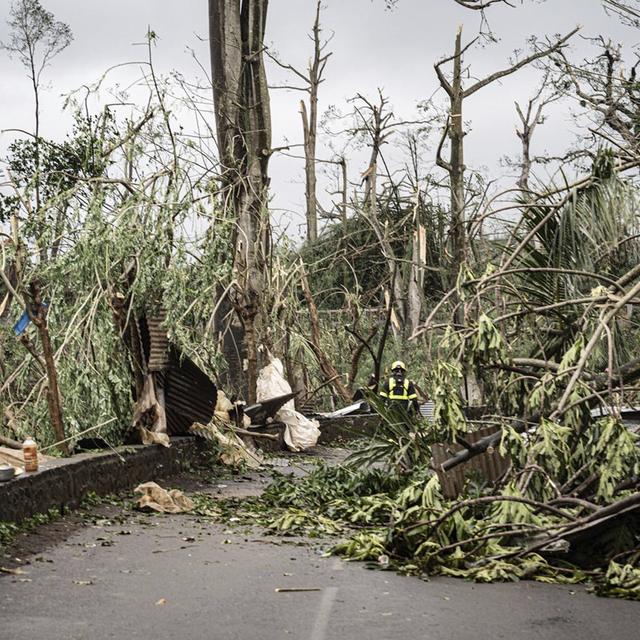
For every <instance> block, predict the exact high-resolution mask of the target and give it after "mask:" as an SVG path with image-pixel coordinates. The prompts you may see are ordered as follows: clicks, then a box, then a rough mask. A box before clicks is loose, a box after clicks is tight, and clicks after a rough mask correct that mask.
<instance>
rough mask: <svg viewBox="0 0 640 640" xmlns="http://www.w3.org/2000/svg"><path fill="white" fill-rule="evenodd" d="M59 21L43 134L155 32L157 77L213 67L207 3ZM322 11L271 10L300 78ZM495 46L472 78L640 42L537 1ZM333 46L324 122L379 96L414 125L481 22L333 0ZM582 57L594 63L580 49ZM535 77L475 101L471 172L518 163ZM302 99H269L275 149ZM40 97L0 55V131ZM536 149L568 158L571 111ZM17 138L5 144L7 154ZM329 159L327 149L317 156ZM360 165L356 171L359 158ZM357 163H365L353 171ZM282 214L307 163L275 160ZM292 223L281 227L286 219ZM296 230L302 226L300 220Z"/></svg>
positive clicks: (606, 22)
mask: <svg viewBox="0 0 640 640" xmlns="http://www.w3.org/2000/svg"><path fill="white" fill-rule="evenodd" d="M42 4H43V5H44V6H45V7H46V8H47V9H48V10H50V11H52V12H53V13H54V15H55V16H56V18H57V19H59V20H62V21H64V22H66V23H68V24H69V26H70V27H71V29H72V31H73V34H74V42H73V43H72V45H71V46H70V47H69V48H68V49H66V50H65V51H64V52H63V53H62V54H61V55H60V56H59V57H58V58H56V59H55V60H54V61H53V64H52V65H51V67H50V68H49V69H48V70H47V72H46V76H45V82H46V83H47V84H48V88H47V90H46V92H45V98H44V100H43V107H42V122H43V124H42V134H43V135H44V136H47V137H51V138H54V139H56V138H61V137H62V136H63V135H64V134H65V133H66V132H67V131H68V128H69V123H70V116H69V115H67V114H64V113H61V108H62V103H63V99H62V97H61V96H62V95H63V94H65V93H67V92H69V91H71V90H73V89H76V88H78V87H79V86H80V85H82V84H84V83H90V82H93V81H95V80H96V79H97V78H99V77H100V76H101V74H102V73H103V72H104V71H105V70H106V69H107V68H109V67H111V66H113V65H116V64H119V63H124V62H129V61H134V60H140V59H143V58H144V52H143V51H142V50H141V49H140V47H136V46H135V43H136V42H138V43H139V42H141V41H143V40H144V35H145V33H146V30H147V26H151V28H152V29H153V30H154V31H155V32H156V33H157V34H158V36H159V41H158V46H157V47H156V49H155V52H154V56H155V61H156V68H157V71H158V72H159V73H163V74H167V73H169V72H170V71H172V70H174V69H175V70H177V71H179V72H181V73H182V74H183V75H184V76H185V77H186V78H189V79H190V78H193V79H195V78H197V77H202V71H201V70H200V69H199V68H198V65H197V64H196V62H195V61H194V60H193V58H192V55H191V52H190V50H191V49H193V50H194V51H195V52H196V54H197V55H198V56H199V58H200V60H201V62H202V63H203V64H204V65H205V66H206V67H207V69H208V66H209V56H208V50H207V43H206V38H207V2H206V0H108V2H96V1H91V0H89V1H87V0H42ZM9 5H10V2H9V0H1V2H0V41H6V39H7V25H6V18H7V15H8V10H9ZM314 10H315V0H270V2H269V17H268V25H267V38H266V39H267V42H268V43H270V44H272V45H273V47H274V49H275V50H277V51H278V53H279V56H280V58H281V59H282V60H285V61H287V62H290V63H292V64H294V65H295V66H299V67H303V66H304V65H305V64H306V62H307V59H308V57H309V54H310V51H311V41H310V40H309V38H308V36H307V34H308V32H309V29H310V27H311V24H312V22H313V15H314ZM487 17H488V18H489V21H490V24H491V27H492V29H493V31H494V32H495V34H496V35H497V36H498V38H499V40H500V41H499V43H498V44H496V45H491V46H484V47H476V48H474V49H473V50H472V51H471V52H470V53H469V54H468V55H467V57H466V61H467V63H469V64H470V65H471V71H472V73H473V75H475V76H478V77H481V76H483V75H485V74H487V73H489V72H492V71H495V70H496V69H498V68H501V67H503V66H504V65H505V63H507V61H508V58H509V56H510V54H511V52H512V51H513V50H514V49H517V48H523V47H525V46H526V41H527V38H528V37H529V36H531V35H536V36H539V37H542V36H545V35H552V34H556V33H566V32H567V31H569V30H571V29H572V28H573V27H575V26H576V25H582V33H583V34H584V35H585V36H592V35H596V34H604V35H605V36H607V37H610V38H611V39H612V40H614V41H617V42H621V43H623V44H624V45H625V48H626V51H627V53H628V54H629V56H631V54H632V52H633V46H634V45H635V44H636V42H637V41H638V38H637V34H636V33H635V32H634V31H633V30H631V29H629V28H627V27H624V26H623V25H621V24H620V23H619V21H618V20H617V19H615V18H611V17H608V16H607V15H606V14H605V12H604V10H603V9H602V6H601V3H600V0H547V2H544V3H538V2H536V1H535V0H532V1H531V2H527V3H525V5H523V6H518V8H516V9H510V8H508V7H497V8H493V9H491V10H490V11H488V12H487ZM322 22H323V28H324V33H325V35H330V34H332V33H333V34H334V36H333V40H332V42H331V44H330V47H329V50H331V51H333V56H332V58H331V59H330V61H329V64H328V66H327V70H326V82H325V83H324V84H323V85H322V88H321V95H320V100H321V111H323V110H325V109H326V108H327V107H328V106H329V105H336V106H337V107H338V108H342V109H345V108H346V107H345V101H346V99H348V98H349V97H351V96H353V95H354V94H355V93H356V92H360V93H364V94H367V95H371V96H374V95H375V92H376V89H377V88H378V87H380V88H383V89H384V92H385V94H386V95H387V96H388V97H389V99H390V102H391V104H392V105H393V107H394V109H395V111H396V113H397V114H398V115H399V116H401V117H403V118H407V119H410V118H412V117H414V116H415V111H416V105H417V103H418V102H419V101H421V100H424V99H425V98H429V97H431V96H432V95H433V94H434V92H436V90H437V88H438V82H437V79H436V77H435V74H434V71H433V63H434V62H435V61H437V60H438V59H439V58H441V57H443V56H444V55H445V54H450V52H451V50H452V44H453V38H454V36H455V31H456V29H457V26H458V25H459V24H463V25H464V33H465V34H466V36H468V37H469V38H471V37H473V36H474V35H476V34H477V31H478V28H479V26H480V16H479V14H478V13H477V12H474V11H468V10H464V9H463V8H461V7H459V6H458V5H456V4H455V3H454V2H453V0H400V2H399V4H398V7H397V9H396V10H395V11H393V12H389V11H386V10H385V9H384V3H383V1H382V0H373V1H372V0H326V2H325V4H324V9H323V20H322ZM576 47H577V50H576V52H575V56H576V57H579V55H581V54H582V53H585V52H586V48H585V47H586V45H585V44H583V43H580V42H577V43H576ZM268 73H269V80H270V81H271V82H272V83H279V82H281V81H282V80H283V79H284V77H283V74H282V72H281V71H280V70H278V69H273V68H271V67H270V68H269V69H268ZM138 76H139V72H138V71H137V70H136V69H135V68H133V67H129V68H124V69H121V70H120V71H118V72H116V73H114V74H112V75H111V76H109V77H110V78H111V80H110V81H111V82H116V81H117V82H119V83H120V85H121V86H127V85H128V84H129V83H130V82H131V81H133V80H134V79H135V78H137V77H138ZM537 78H538V75H537V74H536V73H535V72H533V71H523V72H520V73H518V74H517V75H515V76H513V77H511V78H509V79H507V80H505V81H503V82H502V83H501V84H500V85H494V86H492V87H491V88H490V89H487V90H483V91H480V92H478V93H477V94H475V95H474V96H473V97H472V98H470V99H469V102H468V105H467V111H466V117H467V118H468V119H469V120H470V121H471V124H472V131H471V133H470V135H469V136H468V137H467V141H466V144H467V147H466V151H467V164H468V165H470V166H472V167H483V166H484V167H489V168H490V169H491V170H492V171H495V170H496V168H497V167H498V166H499V161H500V158H501V157H503V156H504V155H506V154H512V155H514V154H516V153H517V148H518V146H517V139H516V138H515V135H514V126H515V124H516V121H517V117H516V113H515V110H514V100H519V101H522V102H525V101H526V100H527V98H528V97H530V96H531V95H532V94H533V93H535V90H536V80H537ZM299 99H300V94H298V93H295V92H286V91H273V92H272V97H271V102H272V116H273V144H274V146H276V147H277V146H280V145H281V144H283V143H284V141H285V140H286V141H288V142H289V143H295V142H299V141H300V138H301V132H300V117H299V114H298V101H299ZM32 109H33V97H32V93H31V90H30V85H29V82H28V80H27V78H26V76H25V74H24V70H23V69H22V68H21V66H20V64H19V62H18V61H16V60H10V59H8V57H7V54H6V52H4V51H2V52H0V129H7V128H22V129H29V130H32V129H33V115H32ZM551 115H552V117H551V118H550V119H549V120H548V122H546V123H545V125H544V127H542V128H541V129H540V133H539V135H538V137H537V138H536V140H535V141H534V153H542V152H543V151H545V150H548V151H550V152H556V151H557V152H560V151H562V150H563V149H564V148H565V147H566V146H567V144H569V143H570V141H571V139H572V137H573V135H574V133H575V132H574V131H573V126H572V122H571V119H570V117H569V113H568V106H567V105H563V106H562V107H561V108H556V109H555V110H554V111H553V113H552V114H551ZM9 140H10V137H9V135H7V134H4V135H2V136H1V137H0V151H1V152H2V153H3V154H4V152H5V151H6V147H7V144H8V142H9ZM323 153H326V154H327V155H329V151H328V149H327V148H326V146H324V145H321V148H320V149H319V152H318V155H319V156H322V155H323ZM357 160H360V159H359V158H357ZM363 162H364V158H362V160H361V162H360V164H359V165H358V166H354V167H352V168H351V172H352V175H354V176H355V175H356V174H357V172H361V171H363V170H364V168H365V166H363ZM355 164H357V162H355ZM272 176H273V179H272V190H273V192H274V194H276V197H275V199H274V207H275V208H277V209H282V210H292V211H297V212H298V213H299V212H300V211H302V210H303V202H304V198H303V194H304V186H303V174H302V164H301V162H299V161H297V160H291V159H286V158H274V160H273V162H272ZM286 219H287V217H286V216H285V220H286ZM292 220H293V222H292V226H291V228H290V231H292V232H295V231H296V230H297V229H296V228H295V227H296V226H297V225H298V224H299V221H300V220H301V218H300V217H298V216H295V217H293V218H292Z"/></svg>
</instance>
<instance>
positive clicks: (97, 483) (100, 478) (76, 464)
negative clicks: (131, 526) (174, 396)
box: [0, 437, 200, 522]
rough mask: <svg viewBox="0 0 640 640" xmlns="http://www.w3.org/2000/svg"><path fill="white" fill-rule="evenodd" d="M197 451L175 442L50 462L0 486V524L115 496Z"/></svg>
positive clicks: (186, 441)
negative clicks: (90, 495)
mask: <svg viewBox="0 0 640 640" xmlns="http://www.w3.org/2000/svg"><path fill="white" fill-rule="evenodd" d="M199 451H200V449H199V446H198V443H197V441H196V439H195V438H193V437H179V438H172V439H171V447H169V448H166V447H161V446H156V445H151V446H142V445H136V446H128V447H121V448H119V449H117V450H116V451H111V452H100V453H83V454H79V455H76V456H73V457H72V458H60V459H56V460H52V461H50V462H47V463H46V465H45V466H43V467H42V468H41V469H40V470H39V471H37V472H36V473H28V474H21V475H20V476H17V477H16V478H14V479H13V480H9V481H8V482H0V521H2V522H20V521H21V520H24V519H25V518H28V517H30V516H33V515H35V514H37V513H44V512H46V511H48V510H49V509H52V508H56V509H58V508H59V509H62V508H63V507H77V506H78V505H79V504H80V502H82V499H83V498H84V497H85V496H86V495H87V494H88V493H96V494H97V495H106V494H109V493H116V492H118V491H122V490H124V489H129V488H132V487H135V486H136V485H137V484H140V483H142V482H147V481H149V480H155V479H157V478H161V477H168V476H171V475H175V474H176V473H178V472H180V471H181V469H182V468H183V467H184V465H185V463H187V462H189V461H190V460H194V459H195V458H196V457H197V456H198V454H199Z"/></svg>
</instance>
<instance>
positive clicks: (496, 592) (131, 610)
mask: <svg viewBox="0 0 640 640" xmlns="http://www.w3.org/2000/svg"><path fill="white" fill-rule="evenodd" d="M225 484H226V485H227V486H226V487H223V488H220V487H217V488H216V487H215V485H212V486H210V487H205V489H207V490H210V491H211V492H213V493H216V492H218V493H221V494H224V495H245V494H251V493H255V492H256V491H259V489H260V487H261V486H263V485H261V484H260V480H259V479H257V481H255V482H246V481H245V482H238V481H225ZM200 490H202V488H200ZM323 550H324V548H323V546H322V544H321V543H319V542H317V541H313V540H300V539H287V538H274V537H272V536H267V535H264V534H263V532H261V531H260V530H258V529H228V528H226V527H225V526H224V525H217V524H213V525H212V524H211V523H209V522H205V521H202V520H200V519H198V518H197V517H195V516H190V515H170V516H169V515H164V516H158V517H148V516H141V515H137V514H135V513H131V512H123V511H122V510H121V508H120V507H119V506H117V505H107V506H104V505H102V506H100V507H96V508H95V511H94V513H92V514H90V515H89V516H88V517H83V518H82V519H79V518H78V517H76V519H75V520H74V519H73V518H71V520H70V521H67V520H65V521H63V522H60V523H57V524H55V525H48V526H46V527H42V528H41V529H40V530H39V532H37V533H36V534H35V535H30V536H26V537H24V539H23V540H21V542H20V544H19V545H18V547H17V548H16V549H14V550H13V553H14V555H13V556H12V557H4V558H0V565H1V566H9V567H18V568H19V569H20V571H24V573H17V574H6V573H5V574H3V575H0V638H1V639H2V640H4V639H6V640H23V639H24V640H27V639H28V640H35V639H43V640H45V639H46V640H73V639H83V640H84V639H87V640H89V639H91V640H102V639H106V638H117V639H121V640H125V639H126V640H129V639H130V638H144V639H147V638H148V639H153V640H165V639H166V640H181V639H182V638H185V639H189V640H199V639H203V640H204V639H207V640H210V639H212V640H235V639H238V640H254V639H255V640H283V639H289V638H290V639H295V640H351V639H356V638H358V639H364V640H391V639H395V638H398V639H403V640H412V639H414V638H415V639H421V640H431V639H433V640H466V639H469V640H483V639H485V638H487V639H498V638H509V639H514V640H515V639H517V640H529V639H531V640H533V639H536V640H545V639H547V638H548V639H551V638H553V639H556V638H559V639H562V640H574V639H575V640H590V639H594V640H595V639H598V640H600V639H602V638H612V639H615V640H638V638H640V603H637V602H625V601H621V600H612V599H604V598H597V597H595V596H593V595H590V594H588V593H586V592H585V591H584V589H582V588H581V587H562V586H555V585H543V584H539V583H534V582H520V583H514V584H494V585H477V584H473V583H468V582H464V581H462V580H455V579H444V578H436V579H433V580H431V581H429V582H425V581H422V580H420V579H418V578H414V577H409V578H407V577H403V576H399V575H396V574H395V573H393V572H389V571H371V570H367V569H366V568H365V566H364V565H363V564H361V563H347V562H343V561H342V560H340V559H337V558H335V557H323V555H322V553H323ZM16 553H19V554H21V555H23V556H24V557H21V558H19V559H18V560H16V559H15V554H16ZM287 589H289V591H288V590H287ZM302 589H304V590H302Z"/></svg>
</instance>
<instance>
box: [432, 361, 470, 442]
mask: <svg viewBox="0 0 640 640" xmlns="http://www.w3.org/2000/svg"><path fill="white" fill-rule="evenodd" d="M461 383H462V372H461V371H460V369H459V367H457V366H455V365H453V364H449V363H447V362H442V361H439V362H437V363H436V366H435V368H434V370H433V373H432V378H431V398H432V399H433V402H434V403H435V407H434V411H433V424H434V427H435V429H437V431H438V435H436V436H435V437H436V440H435V441H436V442H455V438H456V435H457V434H458V433H464V432H466V431H467V430H468V427H467V420H466V418H465V416H464V413H463V410H462V397H461V395H460V385H461Z"/></svg>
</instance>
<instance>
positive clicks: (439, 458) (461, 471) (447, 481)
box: [431, 427, 509, 499]
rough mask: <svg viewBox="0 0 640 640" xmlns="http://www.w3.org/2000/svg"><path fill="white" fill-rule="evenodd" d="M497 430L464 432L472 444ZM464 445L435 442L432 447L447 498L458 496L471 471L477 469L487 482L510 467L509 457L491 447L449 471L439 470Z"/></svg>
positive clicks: (434, 464)
mask: <svg viewBox="0 0 640 640" xmlns="http://www.w3.org/2000/svg"><path fill="white" fill-rule="evenodd" d="M495 432H496V428H495V427H484V428H483V429H478V431H472V432H469V433H465V434H464V438H465V440H466V441H467V442H469V443H470V444H474V443H475V442H478V440H480V439H481V438H484V437H485V436H489V435H491V434H492V433H495ZM463 448H464V447H462V445H459V444H435V445H433V447H432V448H431V455H432V457H433V466H434V467H435V469H436V470H437V471H438V478H439V479H440V486H441V487H442V493H443V495H444V496H445V498H449V499H454V498H456V497H457V496H458V494H459V493H460V491H462V488H463V487H464V482H465V477H466V475H467V474H468V473H469V472H470V471H477V472H479V473H480V475H481V476H482V477H483V478H485V480H487V482H490V483H491V482H495V481H496V480H498V478H500V477H501V476H502V475H503V474H504V473H505V472H506V471H507V469H508V467H509V459H508V458H504V457H503V456H501V455H500V453H499V452H498V450H497V449H493V448H490V449H488V450H487V451H485V452H484V453H482V454H480V455H478V456H475V457H474V458H471V460H469V461H468V462H464V463H463V464H460V465H458V466H457V467H454V468H453V469H450V470H449V471H441V470H439V468H440V465H441V464H442V463H443V462H444V461H445V460H448V459H449V458H450V457H451V456H452V455H454V454H455V453H457V452H458V451H462V449H463Z"/></svg>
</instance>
